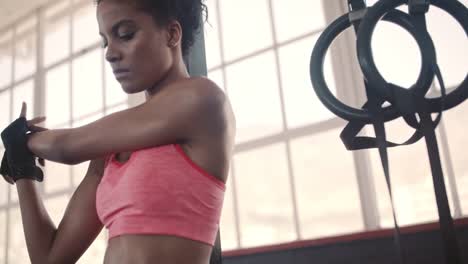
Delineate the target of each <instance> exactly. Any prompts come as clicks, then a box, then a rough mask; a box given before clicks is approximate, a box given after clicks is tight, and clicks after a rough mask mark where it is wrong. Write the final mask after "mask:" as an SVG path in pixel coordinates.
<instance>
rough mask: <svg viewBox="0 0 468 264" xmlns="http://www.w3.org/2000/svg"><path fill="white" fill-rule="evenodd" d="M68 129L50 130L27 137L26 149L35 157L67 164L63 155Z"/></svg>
mask: <svg viewBox="0 0 468 264" xmlns="http://www.w3.org/2000/svg"><path fill="white" fill-rule="evenodd" d="M69 131H70V129H52V130H47V131H43V132H37V133H33V134H30V135H29V136H28V148H29V149H30V150H31V152H32V153H34V154H35V155H36V156H38V157H41V158H43V159H46V160H50V161H55V162H59V163H65V164H67V160H66V157H65V154H64V147H65V140H66V137H67V134H68V133H69Z"/></svg>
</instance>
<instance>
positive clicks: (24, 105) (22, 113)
mask: <svg viewBox="0 0 468 264" xmlns="http://www.w3.org/2000/svg"><path fill="white" fill-rule="evenodd" d="M27 108H28V107H27V105H26V103H25V102H23V104H22V105H21V114H20V117H26V112H27Z"/></svg>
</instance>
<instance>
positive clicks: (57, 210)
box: [44, 195, 70, 227]
mask: <svg viewBox="0 0 468 264" xmlns="http://www.w3.org/2000/svg"><path fill="white" fill-rule="evenodd" d="M69 200H70V197H68V195H62V196H59V197H54V198H49V199H47V200H45V201H44V205H45V207H46V210H47V212H48V213H49V215H50V218H52V221H53V222H54V224H55V226H57V227H58V225H59V224H60V221H62V218H63V215H64V214H65V209H66V208H67V205H68V202H69Z"/></svg>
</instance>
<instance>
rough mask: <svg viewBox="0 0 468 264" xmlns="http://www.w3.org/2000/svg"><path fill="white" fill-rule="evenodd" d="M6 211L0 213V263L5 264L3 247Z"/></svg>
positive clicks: (4, 243) (4, 244) (4, 242)
mask: <svg viewBox="0 0 468 264" xmlns="http://www.w3.org/2000/svg"><path fill="white" fill-rule="evenodd" d="M6 216H7V214H6V211H0V248H1V249H2V250H1V251H0V263H6V262H5V247H6V230H7V226H6Z"/></svg>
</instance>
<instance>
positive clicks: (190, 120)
mask: <svg viewBox="0 0 468 264" xmlns="http://www.w3.org/2000/svg"><path fill="white" fill-rule="evenodd" d="M205 83H207V84H205V85H204V86H200V85H199V87H186V88H185V87H183V88H181V89H174V91H171V92H169V93H165V94H161V96H159V97H158V98H157V100H149V101H147V102H145V103H144V104H142V105H139V106H137V107H134V108H130V109H127V110H124V111H120V112H117V113H114V114H111V115H108V116H106V117H103V118H101V119H99V120H97V121H95V122H93V123H90V124H88V125H86V126H83V127H79V128H75V129H71V130H70V133H68V134H67V135H66V136H65V138H64V139H63V140H61V142H60V143H59V144H61V145H62V148H63V149H62V152H63V155H64V160H66V163H68V164H76V163H80V162H82V161H85V160H91V159H94V158H96V157H102V156H105V155H109V154H110V153H117V152H126V151H132V150H136V149H142V148H147V147H152V146H159V145H166V144H172V143H176V142H180V141H184V140H186V139H187V137H190V135H193V134H195V133H197V129H199V128H200V127H201V124H202V123H207V122H205V121H207V120H208V121H209V122H215V120H213V118H212V116H213V115H215V114H216V112H218V111H221V109H222V108H223V106H222V103H223V100H224V97H222V95H221V93H222V92H218V91H216V90H217V89H218V88H217V87H214V86H213V85H212V84H211V83H210V82H205ZM210 85H211V86H210ZM218 90H219V89H218Z"/></svg>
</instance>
